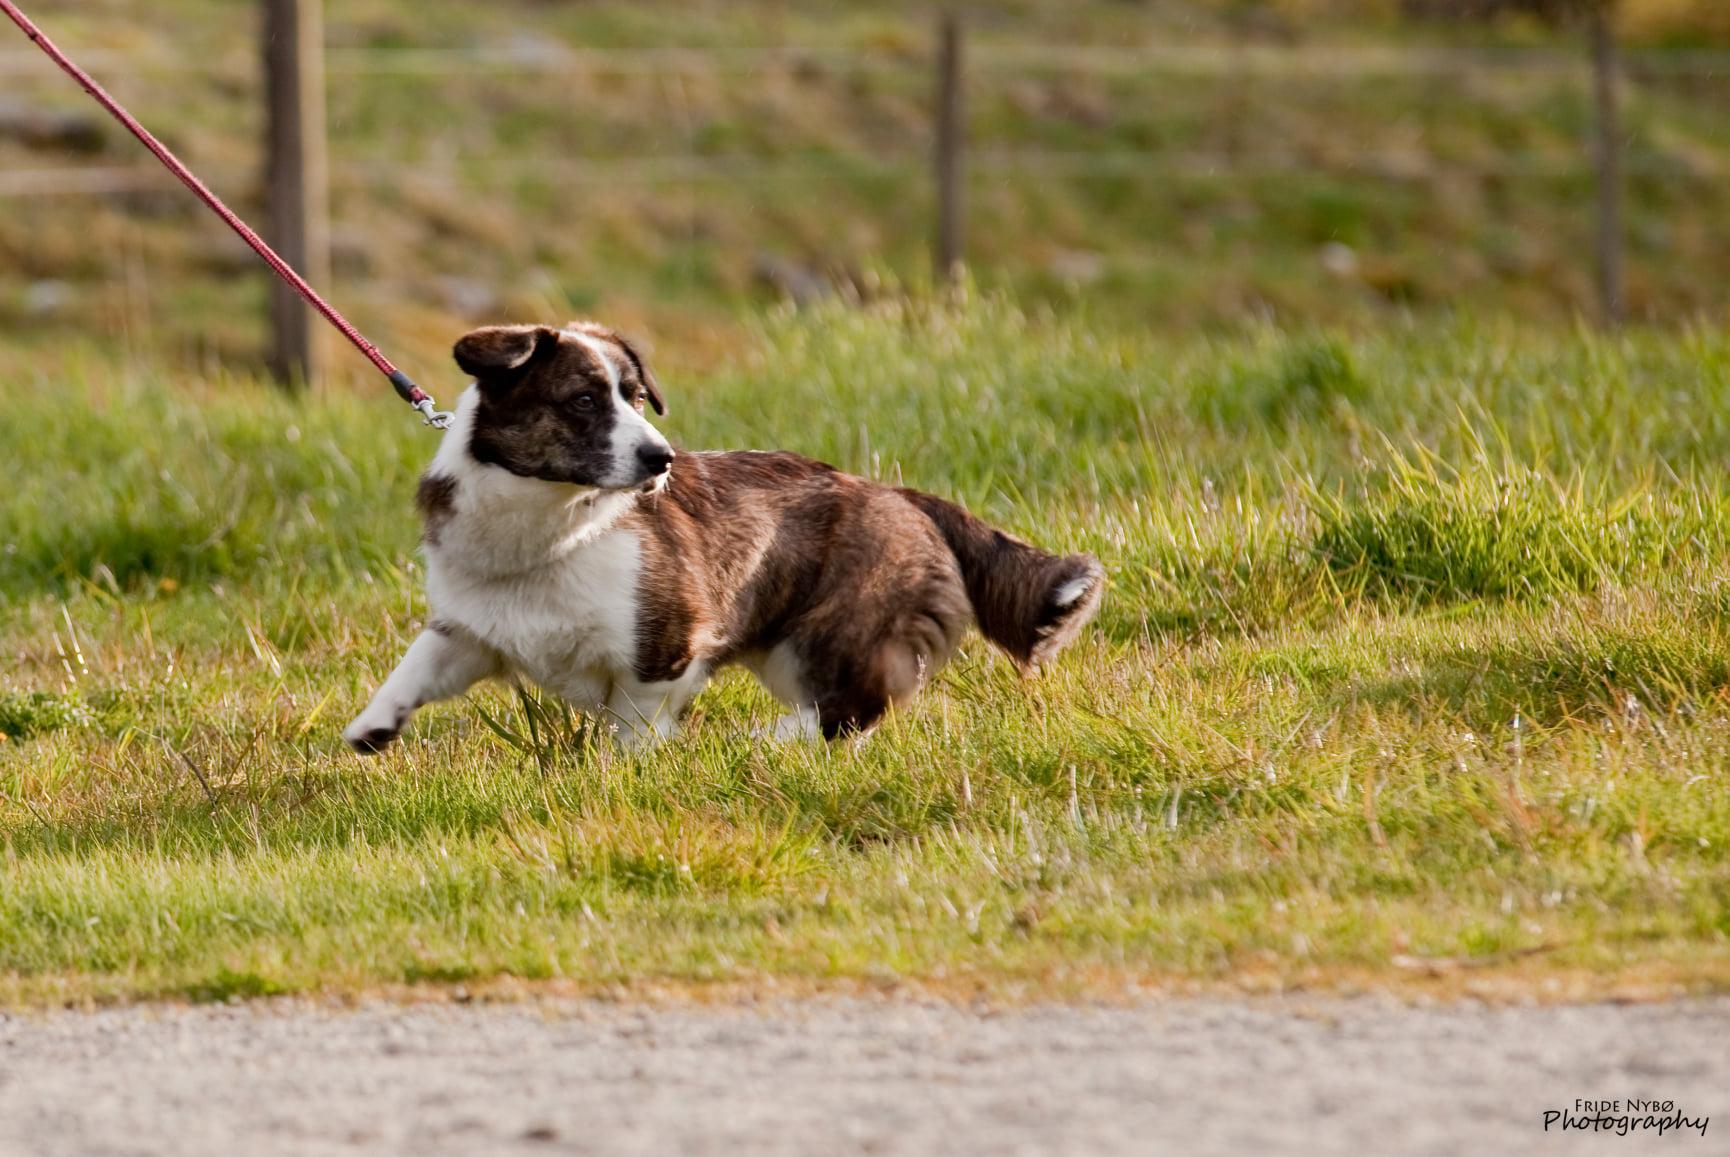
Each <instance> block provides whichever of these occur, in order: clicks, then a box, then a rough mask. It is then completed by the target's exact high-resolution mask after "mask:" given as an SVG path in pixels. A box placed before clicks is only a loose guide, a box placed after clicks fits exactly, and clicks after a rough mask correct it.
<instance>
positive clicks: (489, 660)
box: [342, 623, 504, 755]
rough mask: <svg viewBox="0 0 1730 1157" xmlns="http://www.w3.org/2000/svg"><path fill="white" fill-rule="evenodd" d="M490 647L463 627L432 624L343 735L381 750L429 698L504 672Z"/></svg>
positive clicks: (361, 746) (360, 747)
mask: <svg viewBox="0 0 1730 1157" xmlns="http://www.w3.org/2000/svg"><path fill="white" fill-rule="evenodd" d="M503 671H504V664H503V662H502V661H501V660H500V659H499V656H498V654H497V653H496V652H494V651H493V650H492V649H491V648H489V647H486V646H484V645H483V644H481V643H480V642H479V641H478V640H476V639H474V638H472V637H471V636H469V635H468V634H466V633H465V632H462V631H458V630H456V629H454V628H450V627H446V626H443V625H442V624H439V623H434V624H433V625H432V626H430V627H428V628H427V629H426V630H424V631H422V632H421V634H420V637H419V638H417V639H416V640H415V641H414V642H413V643H411V644H410V645H409V649H408V652H407V653H406V654H404V655H403V657H402V662H400V663H398V664H397V665H396V670H394V671H392V672H391V673H390V678H388V679H386V680H385V681H384V686H382V687H380V688H379V689H378V693H377V694H376V695H374V696H373V697H372V702H371V703H368V704H367V706H366V710H365V711H362V712H361V713H360V714H359V715H357V716H355V719H354V722H353V723H350V724H349V725H348V726H347V727H346V728H344V729H343V732H342V737H343V738H344V739H345V740H347V741H348V745H349V746H350V747H352V748H354V749H355V750H356V751H358V752H360V753H361V754H362V755H371V754H373V753H374V752H378V751H383V750H384V749H385V748H386V747H388V746H389V745H390V744H391V742H392V741H394V740H395V739H396V738H397V736H399V735H401V734H402V729H403V728H404V727H406V726H407V725H408V721H409V716H411V715H413V714H414V713H415V711H416V710H417V709H419V708H421V707H423V706H425V705H426V704H428V703H433V702H436V701H437V700H440V699H451V698H454V697H455V696H458V695H461V694H462V693H463V692H464V691H467V690H468V689H469V688H470V687H473V686H474V685H475V684H476V683H478V682H480V681H481V680H482V679H486V678H489V677H490V676H493V675H498V674H502V673H503Z"/></svg>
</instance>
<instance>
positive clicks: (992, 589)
mask: <svg viewBox="0 0 1730 1157" xmlns="http://www.w3.org/2000/svg"><path fill="white" fill-rule="evenodd" d="M901 494H902V495H903V496H904V497H905V498H906V499H907V501H909V502H911V503H912V504H913V505H914V506H916V507H918V508H919V510H920V512H921V513H923V514H924V515H925V516H926V517H927V518H929V519H930V520H931V521H932V522H933V523H934V524H936V526H937V529H938V531H939V532H940V533H941V534H942V535H943V540H944V541H945V542H947V543H948V544H949V549H950V550H951V551H952V552H953V553H954V555H955V561H956V562H957V563H959V564H960V566H961V578H962V581H963V582H965V583H966V584H967V598H968V600H969V601H970V602H972V604H973V617H974V618H975V620H977V621H978V623H979V629H980V631H982V632H983V633H984V635H985V637H986V638H987V639H990V640H991V641H992V642H993V643H996V644H997V645H998V646H999V647H1002V648H1003V649H1004V650H1005V651H1006V652H1008V653H1009V657H1010V658H1011V659H1014V660H1015V662H1016V664H1017V665H1018V666H1020V667H1022V668H1024V669H1033V668H1038V667H1039V666H1040V665H1041V664H1042V663H1044V662H1045V661H1046V660H1047V659H1049V658H1051V657H1052V656H1053V655H1055V654H1057V652H1059V651H1061V650H1062V649H1063V648H1064V647H1066V646H1068V645H1069V643H1070V642H1071V641H1072V640H1073V639H1074V638H1075V636H1076V635H1078V634H1080V633H1081V628H1083V627H1085V626H1086V625H1087V622H1088V620H1089V619H1091V618H1093V615H1094V612H1095V611H1097V610H1098V609H1099V600H1100V597H1101V596H1102V595H1103V594H1104V593H1105V573H1104V571H1102V570H1101V569H1100V566H1099V560H1097V559H1095V558H1094V557H1093V556H1092V555H1090V554H1070V555H1064V556H1062V557H1058V556H1057V555H1052V554H1047V553H1045V552H1044V551H1043V550H1040V549H1038V548H1037V547H1033V546H1029V545H1028V544H1027V543H1025V542H1022V541H1021V540H1020V539H1017V538H1012V537H1010V536H1009V535H1007V534H1004V533H1003V532H1002V531H1001V530H998V529H997V528H996V527H994V526H990V525H987V524H986V523H984V522H982V521H980V520H979V519H977V518H975V517H973V515H971V514H969V513H967V511H965V510H963V509H961V507H959V506H957V505H955V504H954V503H953V502H946V501H944V500H943V499H941V498H938V497H936V496H935V495H931V494H923V493H921V492H920V491H917V490H903V491H901Z"/></svg>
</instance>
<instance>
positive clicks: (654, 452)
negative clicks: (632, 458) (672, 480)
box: [637, 442, 673, 477]
mask: <svg viewBox="0 0 1730 1157" xmlns="http://www.w3.org/2000/svg"><path fill="white" fill-rule="evenodd" d="M637 461H638V462H641V463H642V464H643V469H644V470H647V471H648V472H649V475H650V476H651V477H653V476H654V475H656V474H665V473H666V472H667V471H668V470H670V469H671V468H672V466H673V448H672V447H671V446H668V445H665V444H661V443H656V442H645V443H643V444H642V445H641V446H638V447H637Z"/></svg>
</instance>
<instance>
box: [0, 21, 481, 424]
mask: <svg viewBox="0 0 1730 1157" xmlns="http://www.w3.org/2000/svg"><path fill="white" fill-rule="evenodd" d="M0 11H3V12H5V13H6V15H8V16H10V17H11V18H12V23H14V24H16V25H17V26H18V27H19V28H21V29H23V30H24V35H26V36H28V37H29V38H30V39H31V40H32V41H34V42H35V44H36V46H37V47H38V48H40V49H41V50H42V51H43V52H46V53H47V54H48V56H49V59H51V60H53V61H54V63H55V64H58V65H59V66H60V69H61V71H63V72H65V73H66V75H68V76H70V77H71V78H72V79H73V80H76V81H77V82H78V83H79V85H80V86H81V87H82V88H83V89H84V91H85V92H87V93H89V94H90V95H91V96H93V97H95V98H96V103H98V104H100V105H101V106H102V107H103V108H105V109H107V110H108V111H109V113H110V114H111V115H112V116H113V117H114V119H115V120H117V121H119V122H120V123H121V124H123V125H125V126H126V130H127V131H128V132H130V133H131V134H132V135H133V136H135V137H137V138H138V139H139V141H141V142H142V143H143V145H144V147H145V148H147V149H149V150H150V151H151V152H152V153H153V154H155V156H156V159H157V160H159V161H161V162H162V164H163V166H164V167H165V168H167V169H168V171H169V172H171V173H173V174H174V175H175V176H176V177H179V178H180V183H181V184H183V185H185V186H186V187H187V188H188V189H191V190H192V192H193V193H194V194H195V195H196V196H197V197H198V199H199V200H200V201H203V202H204V203H205V204H206V205H208V206H209V207H210V210H211V212H213V213H215V214H216V215H217V216H218V217H221V218H222V219H223V221H224V222H226V223H227V225H228V227H229V228H230V229H232V230H234V231H235V232H236V233H238V234H240V239H241V240H242V241H244V242H246V243H247V244H248V245H250V246H252V251H253V252H254V253H256V254H258V255H259V256H260V257H262V258H263V259H264V263H265V264H266V265H268V266H270V267H271V268H272V269H273V270H275V271H276V275H277V276H278V277H280V278H282V279H283V280H284V281H286V282H288V283H289V284H290V285H292V286H293V287H294V290H295V292H296V293H298V294H300V295H301V296H302V297H304V298H305V299H306V303H307V304H308V305H310V306H312V308H314V309H316V310H318V312H319V313H320V314H322V315H323V316H324V319H325V320H326V321H328V322H330V324H332V325H334V326H335V327H336V328H337V329H338V330H340V331H341V332H342V336H343V337H346V338H347V339H348V340H349V341H351V342H353V343H354V346H355V348H356V349H358V350H360V352H361V353H363V354H365V355H366V356H367V360H369V361H370V362H372V364H373V365H375V366H377V367H378V370H379V372H380V373H381V374H383V375H385V377H387V378H389V379H390V384H391V385H392V386H394V387H396V392H397V394H398V395H399V396H400V397H401V398H402V400H403V401H405V402H407V403H408V404H409V405H411V406H413V407H414V408H415V409H417V410H419V411H420V412H421V415H422V417H424V418H425V419H426V421H427V424H428V425H429V426H436V427H438V428H439V429H441V430H442V429H444V428H445V427H446V426H448V425H449V424H450V420H451V416H450V415H449V414H447V413H444V412H442V411H440V410H439V409H437V408H436V407H435V405H434V403H433V400H432V397H431V396H430V395H428V394H427V392H426V391H425V390H423V389H421V388H420V387H419V386H417V385H415V384H414V382H412V381H410V380H409V376H408V375H407V374H405V373H403V372H402V371H401V370H399V369H397V368H396V366H394V365H392V364H391V361H390V359H389V358H387V357H385V356H384V354H382V353H380V352H379V348H378V347H377V346H375V345H373V344H372V343H371V342H369V341H367V340H366V338H364V337H362V336H361V334H360V331H359V330H357V329H355V328H354V326H352V325H350V324H349V321H348V319H347V318H345V317H344V316H342V314H340V313H338V312H337V311H336V307H335V306H333V305H331V304H330V303H329V302H328V301H326V300H325V299H324V298H322V297H320V296H319V295H318V291H317V290H315V289H314V288H313V287H312V286H310V285H308V284H307V283H306V279H305V278H304V277H302V276H301V275H300V274H298V273H296V272H295V271H294V270H293V268H291V267H290V266H289V264H288V262H286V261H284V260H283V259H282V258H281V257H279V256H277V253H276V250H274V249H272V248H271V247H270V246H269V245H268V244H266V243H265V240H264V238H262V237H260V236H259V235H258V234H257V233H254V232H253V231H252V229H251V227H250V226H248V225H247V223H246V222H245V221H242V220H241V219H240V218H239V217H237V216H235V214H234V210H232V209H230V208H229V207H228V206H227V205H224V204H223V203H222V198H221V197H218V196H217V195H216V194H215V193H212V192H211V191H210V190H209V189H208V188H206V187H205V184H204V182H203V181H200V180H199V179H198V178H197V177H196V176H194V175H193V173H192V170H191V169H188V168H187V167H186V166H185V165H184V164H182V163H181V160H180V158H179V157H177V156H175V155H174V154H173V153H171V152H169V151H168V146H167V145H164V144H163V143H162V142H161V141H159V140H157V139H156V138H155V137H154V136H152V135H151V132H150V130H149V129H147V128H145V127H144V126H143V125H141V124H139V123H138V121H137V119H136V118H134V117H133V115H132V114H131V113H129V112H127V111H126V110H125V109H124V108H122V107H120V102H119V101H117V100H115V99H114V98H113V97H111V96H109V95H108V93H107V92H105V91H104V90H103V88H102V86H101V85H99V84H97V83H96V81H95V80H94V79H92V78H91V76H90V74H89V73H88V72H85V71H84V70H83V69H82V68H79V67H78V66H77V65H76V64H74V63H73V62H72V60H71V58H69V57H68V56H67V55H66V54H65V53H64V52H61V51H60V49H59V48H57V47H56V46H55V44H54V42H53V41H52V40H49V39H48V37H47V36H46V35H44V34H43V32H42V30H41V29H40V28H38V27H36V25H35V24H33V23H31V21H30V18H29V17H28V16H26V15H24V13H23V12H22V11H20V10H19V8H18V6H17V5H16V4H14V3H13V2H12V0H0Z"/></svg>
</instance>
